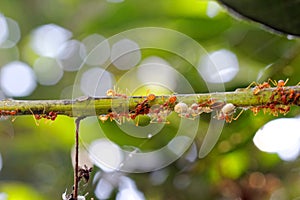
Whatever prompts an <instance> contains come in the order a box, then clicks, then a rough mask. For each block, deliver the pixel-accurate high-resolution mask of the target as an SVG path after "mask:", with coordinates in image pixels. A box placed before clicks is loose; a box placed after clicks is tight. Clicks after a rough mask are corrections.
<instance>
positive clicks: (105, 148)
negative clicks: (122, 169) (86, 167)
mask: <svg viewBox="0 0 300 200" xmlns="http://www.w3.org/2000/svg"><path fill="white" fill-rule="evenodd" d="M89 153H90V157H91V160H92V162H93V163H94V164H95V165H96V166H97V167H100V168H101V169H102V170H103V171H105V172H113V171H115V170H116V169H117V168H118V167H119V166H120V164H121V163H122V161H123V154H122V152H121V150H120V148H119V147H118V146H117V145H116V144H114V143H112V142H110V141H109V140H107V139H99V140H95V141H93V142H92V143H91V145H90V147H89Z"/></svg>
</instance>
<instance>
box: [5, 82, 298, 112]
mask: <svg viewBox="0 0 300 200" xmlns="http://www.w3.org/2000/svg"><path fill="white" fill-rule="evenodd" d="M277 89H278V88H277V87H273V88H265V89H262V90H260V91H259V92H258V94H254V92H253V88H250V89H244V88H242V89H237V90H235V91H232V92H214V93H202V94H175V95H164V96H156V98H155V100H153V101H151V102H150V103H149V104H150V106H151V105H155V104H159V105H162V104H164V103H165V102H166V100H168V99H169V98H170V97H171V96H176V97H177V102H184V103H186V104H192V103H204V102H205V101H207V100H208V99H211V98H212V99H215V100H217V101H223V102H226V103H232V104H234V105H235V106H236V107H237V108H247V107H251V106H262V105H266V104H270V103H272V101H276V102H275V103H276V105H281V104H282V105H298V106H299V105H300V98H299V96H300V95H299V94H300V86H286V87H284V88H283V92H284V94H289V93H290V91H291V90H293V91H294V94H295V95H294V97H293V98H296V97H297V98H296V99H294V100H293V101H290V102H288V104H287V103H286V102H283V101H281V99H280V98H275V99H272V98H271V97H272V96H274V94H275V93H276V92H277ZM297 95H298V96H297ZM145 99H146V96H130V97H127V98H124V97H107V96H105V97H81V98H77V99H74V100H66V99H65V100H13V99H4V100H0V114H1V115H3V116H5V115H15V113H13V114H10V113H9V111H17V112H16V115H32V114H40V115H42V114H47V113H49V112H56V113H57V114H59V115H67V116H70V117H81V116H97V115H102V114H108V113H110V112H111V111H112V110H116V109H117V110H118V109H119V110H120V109H127V110H128V111H133V110H134V109H135V108H136V106H137V105H138V103H140V102H142V101H143V100H145ZM5 111H7V112H5ZM11 113H12V112H11Z"/></svg>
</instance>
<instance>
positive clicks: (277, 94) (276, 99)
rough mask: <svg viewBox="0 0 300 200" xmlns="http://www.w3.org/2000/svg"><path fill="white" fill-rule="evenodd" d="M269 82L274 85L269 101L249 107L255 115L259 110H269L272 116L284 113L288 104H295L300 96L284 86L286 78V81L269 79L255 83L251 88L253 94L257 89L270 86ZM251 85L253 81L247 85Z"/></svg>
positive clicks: (257, 91) (287, 108)
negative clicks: (261, 82)
mask: <svg viewBox="0 0 300 200" xmlns="http://www.w3.org/2000/svg"><path fill="white" fill-rule="evenodd" d="M269 82H271V83H272V84H273V85H274V86H275V87H276V89H275V90H274V91H273V93H272V95H271V97H270V102H269V103H267V104H265V105H261V106H254V107H251V108H250V110H251V111H252V112H253V113H254V115H256V114H257V113H258V112H259V111H260V110H263V112H264V113H267V112H269V113H270V114H272V115H273V116H278V113H280V114H284V115H285V114H287V113H288V112H289V111H290V105H293V104H297V102H298V100H299V98H300V93H297V92H295V90H294V89H292V88H291V89H286V88H285V85H286V83H287V82H288V79H287V80H286V81H283V80H279V81H278V82H277V81H275V80H271V79H269V80H268V82H264V83H263V84H257V83H255V85H256V87H254V89H253V94H255V95H256V94H258V93H259V91H260V90H262V89H264V88H270V87H271V86H270V84H269ZM298 84H299V83H298ZM251 85H253V83H252V84H250V85H249V86H251ZM249 86H248V88H249Z"/></svg>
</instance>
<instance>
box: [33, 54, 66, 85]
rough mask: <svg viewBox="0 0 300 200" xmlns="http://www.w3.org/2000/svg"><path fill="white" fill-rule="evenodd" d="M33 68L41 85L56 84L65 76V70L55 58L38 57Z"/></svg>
mask: <svg viewBox="0 0 300 200" xmlns="http://www.w3.org/2000/svg"><path fill="white" fill-rule="evenodd" d="M33 70H34V72H35V74H36V76H37V81H38V82H39V83H40V84H41V85H55V84H56V83H57V82H58V81H59V80H60V79H61V78H62V76H63V70H62V68H61V67H60V65H59V64H58V63H57V61H56V59H54V58H49V57H40V58H38V59H37V60H36V61H35V63H34V65H33Z"/></svg>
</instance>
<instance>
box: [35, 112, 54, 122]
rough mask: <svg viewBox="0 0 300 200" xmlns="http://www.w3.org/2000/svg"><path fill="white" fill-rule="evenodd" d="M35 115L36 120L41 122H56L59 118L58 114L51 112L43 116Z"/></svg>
mask: <svg viewBox="0 0 300 200" xmlns="http://www.w3.org/2000/svg"><path fill="white" fill-rule="evenodd" d="M33 115H34V118H35V119H36V120H40V119H42V118H44V119H49V120H52V121H54V120H55V119H56V117H57V112H54V111H50V112H49V113H47V114H46V113H43V114H33Z"/></svg>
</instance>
